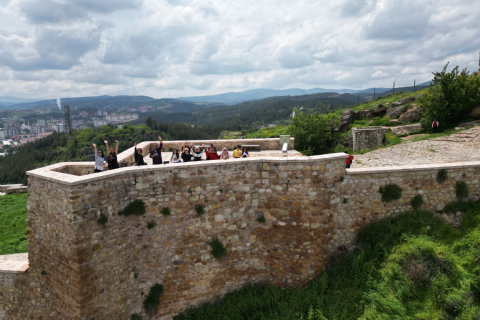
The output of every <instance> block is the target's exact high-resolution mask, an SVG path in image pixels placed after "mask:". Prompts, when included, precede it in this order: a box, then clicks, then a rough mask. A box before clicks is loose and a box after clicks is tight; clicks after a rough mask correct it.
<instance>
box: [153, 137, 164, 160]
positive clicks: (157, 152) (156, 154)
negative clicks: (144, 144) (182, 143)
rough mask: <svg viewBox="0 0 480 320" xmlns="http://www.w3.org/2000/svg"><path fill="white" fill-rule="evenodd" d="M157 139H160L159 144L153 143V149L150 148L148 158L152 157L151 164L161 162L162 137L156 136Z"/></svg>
mask: <svg viewBox="0 0 480 320" xmlns="http://www.w3.org/2000/svg"><path fill="white" fill-rule="evenodd" d="M158 140H160V144H158V143H154V144H153V149H152V150H150V158H152V161H153V164H162V163H163V162H162V147H163V141H162V137H160V136H158Z"/></svg>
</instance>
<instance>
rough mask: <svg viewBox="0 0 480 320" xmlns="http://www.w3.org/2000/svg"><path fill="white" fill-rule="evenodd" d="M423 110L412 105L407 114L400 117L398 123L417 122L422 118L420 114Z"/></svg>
mask: <svg viewBox="0 0 480 320" xmlns="http://www.w3.org/2000/svg"><path fill="white" fill-rule="evenodd" d="M422 111H423V109H422V108H419V107H417V106H416V105H412V107H411V108H410V109H408V111H407V112H405V113H404V114H402V115H401V116H400V121H402V122H409V121H418V120H420V119H422V118H423V114H422Z"/></svg>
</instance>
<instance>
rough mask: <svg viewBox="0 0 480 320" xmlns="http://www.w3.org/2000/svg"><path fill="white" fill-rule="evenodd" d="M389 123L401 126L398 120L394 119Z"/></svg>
mask: <svg viewBox="0 0 480 320" xmlns="http://www.w3.org/2000/svg"><path fill="white" fill-rule="evenodd" d="M388 123H393V124H399V123H400V120H398V119H392V120H390V121H388Z"/></svg>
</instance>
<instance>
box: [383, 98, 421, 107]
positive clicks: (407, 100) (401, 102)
mask: <svg viewBox="0 0 480 320" xmlns="http://www.w3.org/2000/svg"><path fill="white" fill-rule="evenodd" d="M415 99H417V98H416V97H408V98H403V99H402V100H398V101H396V102H393V103H392V104H391V105H390V108H393V107H400V106H404V105H406V104H409V103H412V102H413V101H415Z"/></svg>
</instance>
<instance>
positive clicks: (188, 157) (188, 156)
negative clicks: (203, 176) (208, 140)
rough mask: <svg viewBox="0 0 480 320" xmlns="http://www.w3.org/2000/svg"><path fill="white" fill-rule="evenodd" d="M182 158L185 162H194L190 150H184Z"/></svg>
mask: <svg viewBox="0 0 480 320" xmlns="http://www.w3.org/2000/svg"><path fill="white" fill-rule="evenodd" d="M180 157H181V158H182V160H183V162H190V161H192V157H193V154H191V153H190V148H188V147H187V148H184V149H183V151H182V154H181V155H180Z"/></svg>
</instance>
